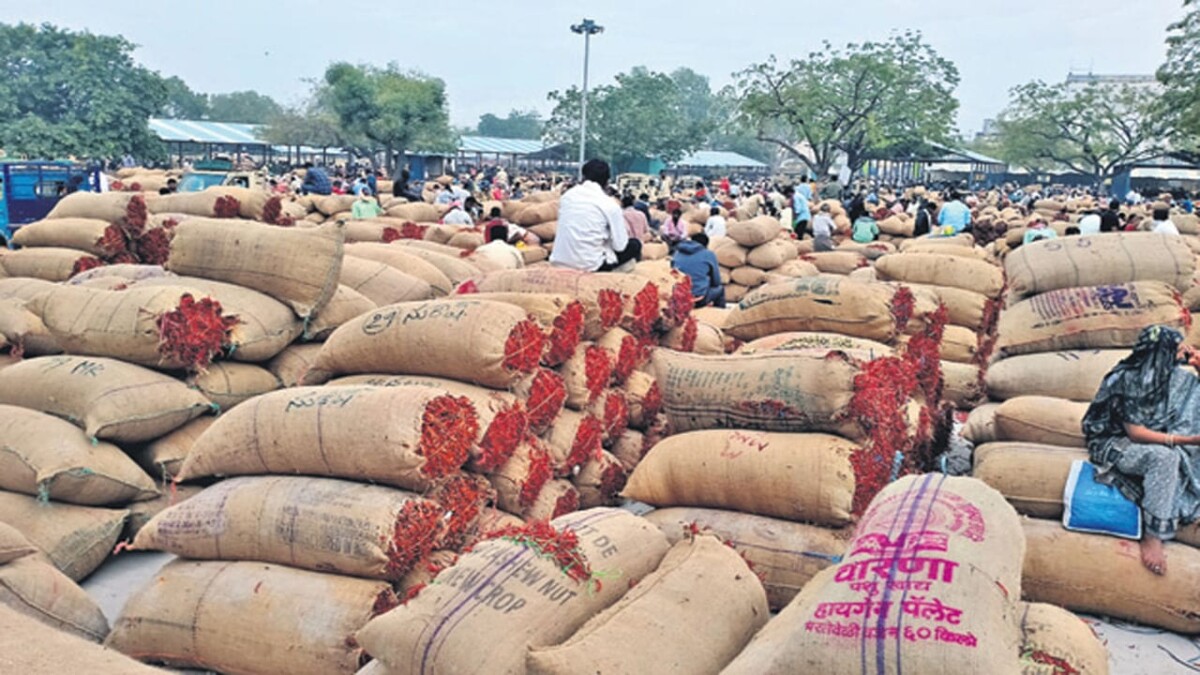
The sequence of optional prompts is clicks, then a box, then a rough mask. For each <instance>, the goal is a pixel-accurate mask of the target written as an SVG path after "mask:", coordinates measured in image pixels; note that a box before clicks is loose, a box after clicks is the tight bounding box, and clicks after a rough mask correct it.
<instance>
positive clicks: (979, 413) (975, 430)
mask: <svg viewBox="0 0 1200 675" xmlns="http://www.w3.org/2000/svg"><path fill="white" fill-rule="evenodd" d="M999 407H1000V404H999V403H984V404H983V405H979V406H976V407H975V408H974V409H972V410H971V412H970V413H969V414H968V415H967V421H966V422H965V423H963V425H962V430H961V431H960V433H961V434H962V437H963V438H964V439H966V440H968V441H970V442H971V443H973V444H975V445H982V444H984V443H992V442H994V441H995V440H996V409H997V408H999Z"/></svg>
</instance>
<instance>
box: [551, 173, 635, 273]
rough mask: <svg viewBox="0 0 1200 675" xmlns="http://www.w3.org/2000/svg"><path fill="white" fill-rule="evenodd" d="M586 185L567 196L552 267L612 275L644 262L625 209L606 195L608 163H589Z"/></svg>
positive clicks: (560, 213)
mask: <svg viewBox="0 0 1200 675" xmlns="http://www.w3.org/2000/svg"><path fill="white" fill-rule="evenodd" d="M582 173H583V182H582V183H580V184H579V185H576V186H575V187H573V188H571V189H570V190H567V191H566V192H565V193H563V196H562V199H561V200H560V201H559V204H558V231H557V232H556V233H555V236H554V250H553V251H551V252H550V264H552V265H556V266H558V267H568V268H571V269H576V270H582V271H584V272H610V271H612V270H615V269H617V268H618V267H621V266H622V265H624V264H625V263H628V262H630V261H637V260H641V259H642V242H640V241H638V240H637V239H630V238H629V230H628V228H626V227H625V217H624V216H623V215H622V214H621V205H620V204H619V203H618V202H616V201H615V200H613V198H612V197H609V196H608V195H607V194H605V193H604V187H605V186H606V185H608V179H609V177H610V176H611V172H610V170H609V168H608V162H605V161H604V160H600V159H592V160H588V162H587V163H586V164H584V165H583V171H582Z"/></svg>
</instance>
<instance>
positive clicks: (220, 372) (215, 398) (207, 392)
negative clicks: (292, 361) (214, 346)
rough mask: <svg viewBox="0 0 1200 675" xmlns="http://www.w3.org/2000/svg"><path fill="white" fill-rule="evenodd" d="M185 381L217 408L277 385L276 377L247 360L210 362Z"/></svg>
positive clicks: (267, 390)
mask: <svg viewBox="0 0 1200 675" xmlns="http://www.w3.org/2000/svg"><path fill="white" fill-rule="evenodd" d="M188 384H189V385H190V386H192V387H193V388H195V389H196V390H197V391H199V392H200V393H201V394H204V397H205V398H207V399H208V400H210V401H212V402H213V403H214V404H216V405H217V406H219V407H220V409H221V410H229V409H230V408H232V407H234V406H235V405H238V404H239V403H242V402H244V401H246V400H248V399H251V398H254V397H255V396H260V395H262V394H265V393H267V392H271V391H275V390H276V389H278V388H279V386H280V383H279V378H277V377H275V375H274V374H273V373H272V372H271V371H269V370H267V369H266V368H262V367H260V366H255V365H251V364H249V363H214V364H212V365H210V366H209V367H208V368H206V369H205V370H204V372H201V373H197V374H195V375H192V376H191V377H189V378H188Z"/></svg>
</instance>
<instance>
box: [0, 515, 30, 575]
mask: <svg viewBox="0 0 1200 675" xmlns="http://www.w3.org/2000/svg"><path fill="white" fill-rule="evenodd" d="M37 552H38V549H37V547H36V546H34V545H33V544H31V543H29V540H28V539H26V538H25V535H23V534H21V531H20V530H18V529H17V528H15V527H13V526H12V525H9V524H7V523H3V522H0V565H5V564H7V563H10V562H12V561H14V560H16V559H17V558H24V557H25V556H27V555H33V554H34V553H37Z"/></svg>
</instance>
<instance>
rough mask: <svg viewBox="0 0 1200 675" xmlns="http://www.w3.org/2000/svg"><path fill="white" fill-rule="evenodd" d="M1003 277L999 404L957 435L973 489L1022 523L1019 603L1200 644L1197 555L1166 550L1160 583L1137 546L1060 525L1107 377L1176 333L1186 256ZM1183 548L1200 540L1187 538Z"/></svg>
mask: <svg viewBox="0 0 1200 675" xmlns="http://www.w3.org/2000/svg"><path fill="white" fill-rule="evenodd" d="M1005 266H1006V269H1007V272H1008V281H1009V298H1008V303H1007V306H1006V308H1005V309H1004V310H1003V311H1002V312H1001V315H1000V320H999V331H998V335H997V351H998V354H999V356H1000V357H1001V358H1000V360H998V361H997V362H995V363H993V365H992V367H991V369H990V370H989V371H988V375H987V384H988V392H989V394H990V396H991V398H992V399H993V400H994V401H996V403H992V404H988V405H985V406H981V407H979V408H977V409H976V410H974V411H973V412H972V414H971V416H970V417H969V418H968V421H967V425H966V427H965V428H964V435H965V436H966V437H967V438H968V440H972V441H973V442H974V443H976V448H975V459H974V462H975V466H974V472H973V475H975V476H976V477H978V478H980V479H981V480H984V481H985V482H987V483H988V484H989V485H992V486H993V487H995V488H996V489H997V490H999V491H1000V492H1002V493H1003V494H1004V495H1005V497H1006V498H1007V499H1008V500H1009V501H1010V502H1011V503H1012V504H1013V505H1014V506H1015V507H1016V509H1017V510H1018V511H1019V512H1021V513H1022V514H1024V515H1027V516H1031V518H1029V519H1026V520H1025V522H1024V528H1025V531H1026V538H1027V541H1028V553H1027V556H1026V567H1025V589H1026V596H1027V597H1028V598H1029V599H1031V600H1034V601H1039V602H1050V603H1054V604H1058V605H1061V606H1063V607H1067V608H1069V609H1073V610H1077V611H1084V612H1096V613H1101V614H1104V615H1108V616H1116V617H1120V618H1125V619H1131V620H1135V621H1138V622H1141V623H1146V624H1149V625H1154V626H1159V627H1162V628H1167V629H1169V630H1173V631H1177V632H1181V633H1197V632H1200V622H1197V621H1196V620H1195V618H1194V617H1195V615H1196V611H1197V608H1198V607H1200V595H1197V594H1196V593H1195V592H1194V588H1195V585H1196V575H1197V574H1198V573H1200V552H1197V551H1196V550H1194V549H1193V548H1191V546H1189V545H1187V544H1185V543H1174V544H1168V549H1169V551H1168V556H1169V558H1170V560H1171V569H1170V573H1169V575H1168V576H1167V577H1166V578H1165V581H1164V580H1162V579H1158V578H1155V577H1154V576H1153V575H1152V574H1151V573H1150V572H1149V571H1147V570H1145V569H1144V568H1143V567H1142V565H1141V562H1140V559H1139V556H1138V555H1137V550H1136V547H1137V544H1136V542H1129V541H1123V540H1121V539H1117V538H1115V537H1108V536H1103V535H1094V534H1083V533H1076V532H1068V531H1066V530H1064V529H1063V527H1062V525H1061V524H1060V522H1058V521H1060V520H1061V517H1062V514H1063V493H1064V489H1065V486H1066V483H1067V479H1068V474H1069V472H1070V470H1071V465H1072V463H1073V462H1074V461H1080V460H1087V459H1088V453H1087V450H1086V444H1085V439H1084V436H1083V432H1082V428H1081V422H1082V419H1083V416H1084V413H1085V412H1086V411H1087V407H1088V403H1089V402H1090V401H1091V400H1092V398H1093V397H1094V396H1095V394H1096V391H1097V390H1098V389H1099V386H1100V383H1101V381H1102V380H1103V378H1104V376H1105V375H1106V374H1107V373H1108V371H1109V370H1110V369H1111V368H1112V367H1113V366H1114V365H1115V364H1116V363H1117V362H1118V361H1120V360H1121V359H1122V358H1124V357H1125V356H1127V355H1128V354H1129V348H1130V347H1131V346H1132V345H1133V344H1134V342H1135V341H1136V339H1137V336H1138V334H1139V333H1140V332H1141V330H1142V329H1143V328H1145V327H1146V326H1150V325H1166V326H1171V327H1174V328H1177V329H1179V330H1181V331H1185V332H1186V329H1187V326H1188V323H1189V320H1190V317H1189V315H1188V312H1187V310H1186V308H1184V307H1183V306H1182V304H1181V301H1180V292H1181V291H1182V290H1184V289H1186V288H1188V286H1189V284H1190V283H1191V278H1192V274H1193V269H1194V264H1193V257H1192V253H1191V250H1190V249H1189V247H1188V246H1187V244H1186V243H1185V242H1184V241H1183V240H1182V238H1181V237H1176V236H1167V235H1159V234H1152V233H1127V234H1126V233H1121V234H1098V235H1090V236H1085V237H1070V238H1064V239H1057V240H1050V241H1040V242H1035V243H1032V244H1028V245H1026V246H1022V247H1021V248H1019V249H1017V250H1015V251H1013V252H1011V253H1009V254H1008V256H1007V258H1006V259H1005ZM1179 541H1180V542H1187V541H1192V542H1197V541H1200V540H1198V539H1197V538H1196V536H1195V534H1194V532H1193V531H1192V530H1190V529H1189V530H1186V531H1185V532H1184V533H1183V534H1181V536H1180V538H1179ZM1131 551H1132V554H1131V553H1130V552H1131ZM1113 574H1120V575H1121V578H1122V579H1123V580H1125V581H1124V582H1123V583H1122V584H1120V585H1119V588H1116V587H1114V586H1112V585H1111V584H1102V583H1099V582H1098V579H1101V578H1112V575H1113Z"/></svg>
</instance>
